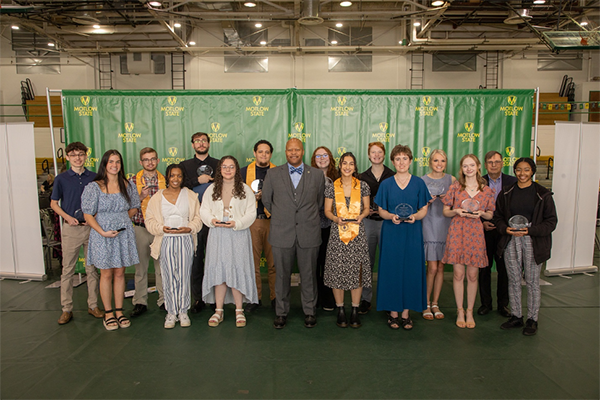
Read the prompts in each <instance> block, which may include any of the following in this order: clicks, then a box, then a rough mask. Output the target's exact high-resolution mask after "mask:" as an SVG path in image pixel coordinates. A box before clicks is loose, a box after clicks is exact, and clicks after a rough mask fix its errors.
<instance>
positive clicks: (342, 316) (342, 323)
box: [335, 307, 348, 328]
mask: <svg viewBox="0 0 600 400" xmlns="http://www.w3.org/2000/svg"><path fill="white" fill-rule="evenodd" d="M337 309H338V315H337V321H336V322H335V324H336V325H337V326H339V327H340V328H346V327H348V319H347V318H346V310H345V309H344V307H338V308H337Z"/></svg>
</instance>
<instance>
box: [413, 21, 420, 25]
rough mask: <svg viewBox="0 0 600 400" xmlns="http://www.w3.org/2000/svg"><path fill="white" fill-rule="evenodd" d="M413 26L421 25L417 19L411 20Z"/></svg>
mask: <svg viewBox="0 0 600 400" xmlns="http://www.w3.org/2000/svg"><path fill="white" fill-rule="evenodd" d="M413 26H421V23H420V22H419V21H415V22H413Z"/></svg>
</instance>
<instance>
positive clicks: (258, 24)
mask: <svg viewBox="0 0 600 400" xmlns="http://www.w3.org/2000/svg"><path fill="white" fill-rule="evenodd" d="M254 26H255V27H257V28H262V24H261V23H260V22H257V23H255V24H254Z"/></svg>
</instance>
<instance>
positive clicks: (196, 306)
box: [190, 300, 204, 314]
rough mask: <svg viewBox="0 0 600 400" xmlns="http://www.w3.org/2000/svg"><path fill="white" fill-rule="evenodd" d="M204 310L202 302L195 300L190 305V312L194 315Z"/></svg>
mask: <svg viewBox="0 0 600 400" xmlns="http://www.w3.org/2000/svg"><path fill="white" fill-rule="evenodd" d="M203 308H204V302H203V301H202V300H196V301H195V302H194V304H193V305H192V307H191V309H190V311H191V312H193V313H194V314H196V313H199V312H200V311H202V309H203Z"/></svg>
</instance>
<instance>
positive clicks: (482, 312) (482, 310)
mask: <svg viewBox="0 0 600 400" xmlns="http://www.w3.org/2000/svg"><path fill="white" fill-rule="evenodd" d="M490 311H492V307H490V306H486V305H482V306H481V307H479V309H478V310H477V314H479V315H486V314H489V313H490Z"/></svg>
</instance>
